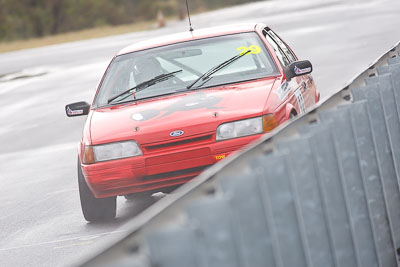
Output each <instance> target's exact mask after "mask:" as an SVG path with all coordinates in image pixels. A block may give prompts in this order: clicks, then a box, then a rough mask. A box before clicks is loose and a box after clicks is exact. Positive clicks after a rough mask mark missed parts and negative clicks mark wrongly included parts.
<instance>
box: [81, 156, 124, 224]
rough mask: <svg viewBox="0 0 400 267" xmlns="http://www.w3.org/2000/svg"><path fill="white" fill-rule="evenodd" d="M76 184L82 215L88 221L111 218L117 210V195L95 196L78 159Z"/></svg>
mask: <svg viewBox="0 0 400 267" xmlns="http://www.w3.org/2000/svg"><path fill="white" fill-rule="evenodd" d="M78 185H79V196H80V199H81V207H82V213H83V217H85V219H86V220H87V221H88V222H100V221H107V220H112V219H114V218H115V215H116V211H117V201H116V200H117V197H107V198H95V197H94V196H93V194H92V192H91V191H90V189H89V187H88V185H87V183H86V180H85V177H84V176H83V173H82V169H81V164H80V162H79V160H78Z"/></svg>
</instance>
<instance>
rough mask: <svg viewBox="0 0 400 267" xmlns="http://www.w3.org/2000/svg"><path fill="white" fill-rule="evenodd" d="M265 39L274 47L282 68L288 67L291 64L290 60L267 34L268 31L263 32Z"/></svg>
mask: <svg viewBox="0 0 400 267" xmlns="http://www.w3.org/2000/svg"><path fill="white" fill-rule="evenodd" d="M263 33H264V36H265V39H267V41H268V43H269V44H270V45H271V46H272V48H273V49H274V51H275V54H276V56H277V57H278V59H279V61H280V62H281V64H282V66H287V65H289V64H290V60H289V58H288V57H287V56H286V55H285V53H284V52H283V51H282V49H281V48H280V47H279V46H278V44H277V43H276V42H275V41H274V40H273V39H272V38H271V36H270V35H269V34H268V33H267V31H265V30H264V31H263Z"/></svg>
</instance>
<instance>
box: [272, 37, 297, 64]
mask: <svg viewBox="0 0 400 267" xmlns="http://www.w3.org/2000/svg"><path fill="white" fill-rule="evenodd" d="M268 35H270V36H271V38H272V39H274V41H275V42H276V43H277V44H278V46H279V47H280V48H281V49H282V50H283V52H284V53H285V54H286V55H287V57H288V58H289V60H290V62H293V61H296V57H295V56H294V55H293V53H292V51H291V50H290V49H289V47H288V46H287V45H286V44H285V43H284V42H283V41H282V39H280V38H279V37H278V35H276V34H275V33H274V32H273V31H271V30H269V31H268Z"/></svg>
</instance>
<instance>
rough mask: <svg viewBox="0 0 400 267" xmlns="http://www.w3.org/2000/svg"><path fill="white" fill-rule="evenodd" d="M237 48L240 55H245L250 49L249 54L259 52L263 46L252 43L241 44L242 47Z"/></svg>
mask: <svg viewBox="0 0 400 267" xmlns="http://www.w3.org/2000/svg"><path fill="white" fill-rule="evenodd" d="M236 50H237V51H240V55H243V54H244V53H246V52H247V51H248V50H250V53H249V54H259V53H260V52H261V48H260V47H259V46H257V45H251V46H249V47H246V46H241V47H238V48H237V49H236Z"/></svg>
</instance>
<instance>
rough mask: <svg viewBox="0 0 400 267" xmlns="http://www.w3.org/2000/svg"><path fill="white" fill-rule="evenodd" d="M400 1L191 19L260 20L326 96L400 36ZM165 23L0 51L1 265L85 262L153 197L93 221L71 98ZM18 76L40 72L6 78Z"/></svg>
mask: <svg viewBox="0 0 400 267" xmlns="http://www.w3.org/2000/svg"><path fill="white" fill-rule="evenodd" d="M399 14H400V1H398V0H387V1H323V2H322V1H321V2H316V1H271V2H259V3H254V4H249V5H244V6H240V7H233V8H228V9H224V10H218V11H214V12H209V13H205V14H201V15H197V16H193V18H192V21H193V23H194V27H195V29H196V28H203V27H207V26H216V25H223V24H231V23H237V22H243V21H259V22H263V23H266V24H268V25H269V26H271V27H272V28H273V29H274V30H276V32H277V33H278V34H280V35H281V37H282V38H283V39H285V40H286V41H287V42H288V43H289V44H290V45H291V46H292V48H293V50H294V51H295V52H296V53H297V55H298V56H299V57H300V58H301V59H309V60H311V62H313V64H314V70H315V71H314V78H315V81H316V83H317V86H318V88H319V90H320V91H321V94H322V97H326V96H328V95H330V94H332V93H333V92H335V91H336V90H338V89H339V88H341V87H342V86H343V85H344V84H345V83H346V82H347V81H348V80H349V79H351V78H353V77H354V76H355V75H356V74H358V73H359V72H361V71H362V70H363V69H364V68H365V67H366V66H367V65H368V64H369V63H370V62H372V61H373V60H374V59H376V58H377V57H378V56H379V55H380V54H382V53H384V52H385V51H387V50H388V49H389V48H390V47H391V46H392V45H394V44H395V43H396V42H397V41H399V40H400V27H399V26H398V25H400V15H399ZM187 28H188V27H187V23H186V22H171V23H170V24H169V27H168V28H165V29H160V30H153V31H148V32H140V33H132V34H125V35H120V36H114V37H107V38H101V39H94V40H88V41H81V42H75V43H69V44H62V45H57V46H51V47H45V48H38V49H32V50H25V51H18V52H12V53H5V54H0V76H2V77H0V107H1V112H0V122H1V127H0V144H1V146H0V229H1V231H0V266H58V265H65V264H71V263H73V262H77V261H79V259H80V258H82V257H86V256H87V255H90V254H91V253H93V252H95V251H96V250H97V249H99V247H102V246H105V245H106V244H107V242H109V241H110V240H113V239H114V238H115V237H117V236H119V235H121V234H122V233H123V231H124V229H125V228H124V224H125V223H126V222H127V221H128V220H129V219H131V218H133V217H134V215H135V214H136V213H138V212H139V211H141V210H143V209H144V208H145V207H147V206H148V205H150V204H151V201H150V202H149V201H147V202H146V201H143V202H135V201H126V200H125V199H123V198H119V199H118V211H117V216H118V218H117V219H116V220H115V221H113V222H108V223H102V224H88V223H86V222H85V221H84V219H83V217H82V215H81V210H80V203H79V196H78V186H77V180H76V148H77V144H78V141H79V139H80V134H81V130H82V126H83V123H84V120H85V118H70V119H68V118H67V117H66V116H65V113H64V105H65V104H67V103H71V102H75V101H80V100H86V101H88V102H90V101H91V99H92V96H93V94H94V90H95V87H96V84H97V82H98V80H99V79H100V77H101V75H102V73H103V71H104V69H105V67H106V65H107V63H108V61H109V59H110V58H111V57H112V56H113V55H114V54H115V53H116V52H117V51H118V50H119V49H121V48H122V47H124V46H126V45H128V44H130V43H132V42H135V41H138V40H142V39H145V38H150V37H153V36H159V35H162V34H167V33H173V32H177V31H184V30H187ZM10 73H17V74H16V76H18V75H22V74H21V73H23V75H28V76H29V75H31V74H32V75H34V74H41V75H39V76H36V77H28V78H27V77H25V78H21V79H16V80H9V79H11V78H12V77H11V76H4V75H5V74H10Z"/></svg>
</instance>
